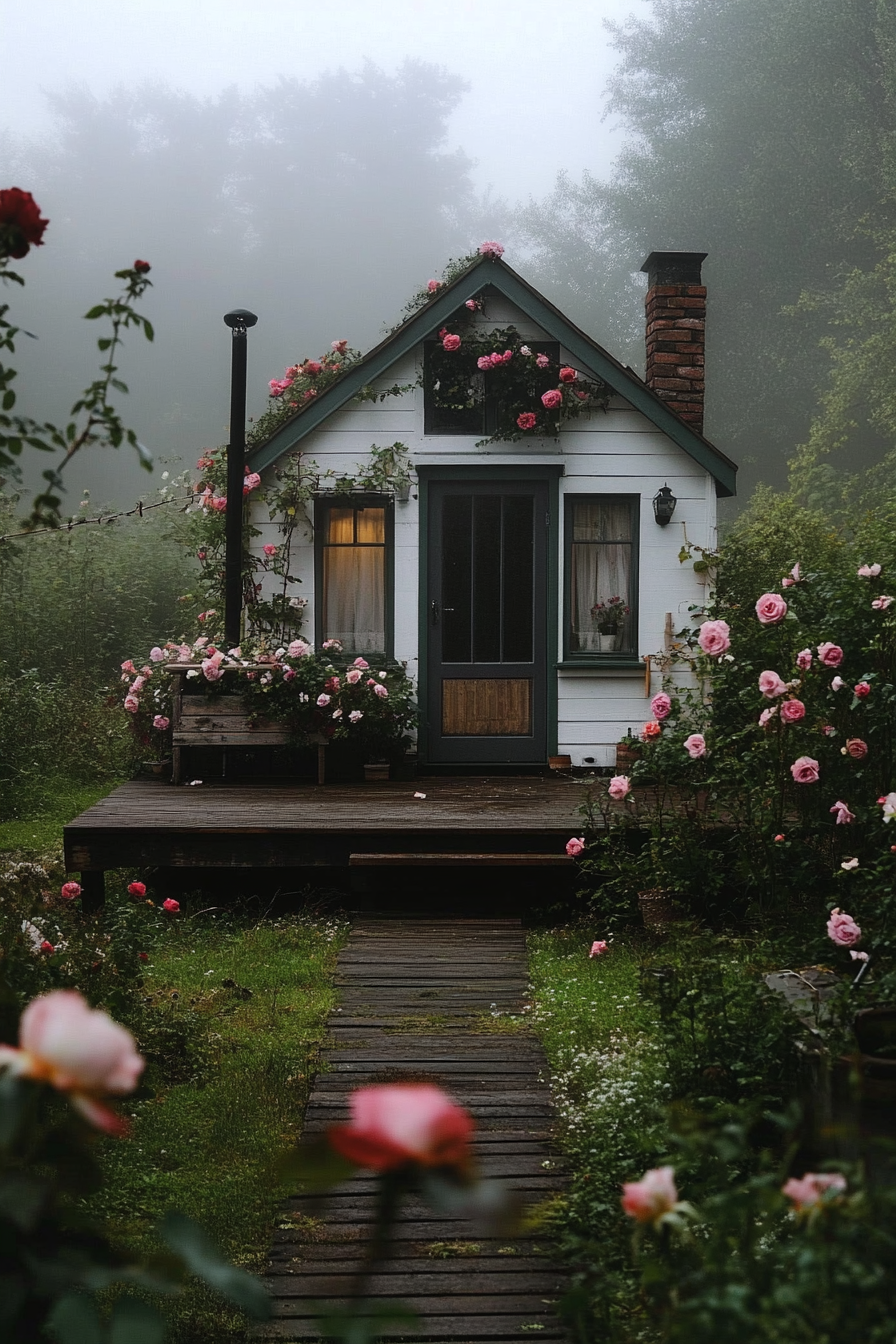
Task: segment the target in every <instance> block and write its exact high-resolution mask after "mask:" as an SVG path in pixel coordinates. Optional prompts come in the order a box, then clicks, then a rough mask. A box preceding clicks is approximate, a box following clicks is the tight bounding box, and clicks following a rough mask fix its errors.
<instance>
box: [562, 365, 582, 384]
mask: <svg viewBox="0 0 896 1344" xmlns="http://www.w3.org/2000/svg"><path fill="white" fill-rule="evenodd" d="M578 376H579V375H578V374H577V373H576V371H575V369H570V368H566V369H561V370H560V381H561V383H574V382H575V380H576V379H577V378H578Z"/></svg>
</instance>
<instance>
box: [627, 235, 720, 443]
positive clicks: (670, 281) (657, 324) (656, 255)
mask: <svg viewBox="0 0 896 1344" xmlns="http://www.w3.org/2000/svg"><path fill="white" fill-rule="evenodd" d="M706 255H707V254H706V253H705V252H651V254H650V256H649V257H648V258H647V260H646V261H645V263H644V265H643V266H642V267H641V270H642V271H646V272H647V298H646V300H645V307H646V316H647V331H646V335H647V371H646V374H645V382H646V383H647V386H648V387H649V388H650V389H651V391H653V392H655V393H656V395H657V396H658V397H661V398H662V400H663V401H665V402H666V404H667V405H668V407H669V409H670V410H673V411H676V412H677V413H678V415H680V416H681V418H682V420H686V421H687V423H688V424H689V425H692V426H693V428H694V429H696V431H697V433H698V434H702V433H703V395H704V391H705V388H706V383H705V381H704V368H703V366H704V356H705V350H706V286H705V285H704V284H702V283H701V280H700V266H701V263H702V262H703V261H704V259H705V258H706Z"/></svg>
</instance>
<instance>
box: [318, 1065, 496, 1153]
mask: <svg viewBox="0 0 896 1344" xmlns="http://www.w3.org/2000/svg"><path fill="white" fill-rule="evenodd" d="M349 1106H350V1108H351V1117H352V1118H351V1121H350V1123H349V1124H347V1125H332V1126H331V1127H330V1129H329V1130H328V1131H327V1139H328V1141H329V1144H330V1147H331V1148H334V1149H335V1150H336V1152H337V1153H339V1154H340V1155H341V1156H342V1157H345V1158H347V1159H348V1160H349V1161H350V1162H356V1163H357V1164H358V1166H361V1167H369V1168H370V1169H371V1170H373V1171H394V1170H395V1169H396V1168H397V1167H403V1166H407V1165H408V1164H409V1163H416V1164H418V1165H420V1166H424V1167H447V1166H454V1167H457V1166H464V1165H466V1163H467V1161H468V1159H469V1145H470V1135H471V1134H472V1132H473V1120H472V1117H471V1116H470V1115H469V1114H468V1113H467V1112H466V1111H465V1110H463V1108H462V1107H460V1106H456V1105H455V1104H454V1102H453V1101H451V1099H450V1097H448V1096H447V1095H446V1094H445V1093H444V1092H443V1091H442V1089H441V1088H439V1087H434V1086H433V1085H432V1084H431V1083H384V1084H380V1085H378V1086H377V1085H375V1086H371V1087H359V1088H357V1089H356V1091H354V1092H353V1093H352V1094H351V1096H350V1098H349Z"/></svg>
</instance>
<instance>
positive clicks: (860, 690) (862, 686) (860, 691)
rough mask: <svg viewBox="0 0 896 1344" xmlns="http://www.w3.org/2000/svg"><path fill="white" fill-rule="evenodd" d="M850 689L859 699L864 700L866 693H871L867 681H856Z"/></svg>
mask: <svg viewBox="0 0 896 1344" xmlns="http://www.w3.org/2000/svg"><path fill="white" fill-rule="evenodd" d="M852 689H853V692H854V694H855V695H856V696H857V697H858V699H859V700H864V699H865V696H866V695H870V694H871V687H870V686H869V684H868V682H867V681H860V682H858V683H857V684H856V685H855V686H853V688H852Z"/></svg>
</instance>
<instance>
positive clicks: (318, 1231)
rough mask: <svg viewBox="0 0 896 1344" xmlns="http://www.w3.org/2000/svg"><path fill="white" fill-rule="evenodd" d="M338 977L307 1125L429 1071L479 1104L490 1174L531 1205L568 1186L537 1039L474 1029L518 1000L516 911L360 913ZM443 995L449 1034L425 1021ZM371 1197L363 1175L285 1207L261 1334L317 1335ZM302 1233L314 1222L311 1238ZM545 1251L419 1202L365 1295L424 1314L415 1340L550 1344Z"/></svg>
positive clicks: (319, 1125)
mask: <svg viewBox="0 0 896 1344" xmlns="http://www.w3.org/2000/svg"><path fill="white" fill-rule="evenodd" d="M446 949H447V950H446ZM338 979H339V982H340V1005H339V1007H338V1008H337V1009H336V1010H335V1011H334V1013H333V1014H332V1015H331V1018H330V1024H329V1030H328V1034H327V1039H326V1041H325V1043H324V1048H323V1052H322V1069H321V1072H320V1073H319V1074H318V1077H317V1079H316V1082H315V1086H314V1089H313V1092H312V1096H311V1099H310V1101H309V1104H308V1109H307V1114H306V1123H305V1132H306V1134H309V1135H310V1134H315V1133H320V1132H321V1131H322V1130H325V1129H326V1127H327V1126H328V1125H330V1124H333V1123H338V1122H342V1121H344V1120H345V1119H346V1118H347V1115H348V1097H349V1094H350V1092H351V1091H352V1090H353V1089H354V1088H355V1087H356V1086H358V1084H359V1083H361V1082H364V1081H371V1080H382V1079H383V1078H386V1077H401V1076H412V1077H429V1078H433V1079H436V1080H438V1081H439V1082H440V1083H441V1085H442V1086H444V1087H445V1088H446V1089H447V1090H448V1091H449V1092H450V1094H451V1095H452V1096H453V1097H454V1098H455V1099H456V1100H457V1101H459V1102H460V1103H461V1104H463V1105H465V1106H466V1107H467V1108H468V1109H469V1110H470V1111H471V1113H472V1114H473V1117H474V1119H475V1121H476V1123H477V1129H476V1131H475V1134H474V1139H473V1144H472V1147H473V1154H474V1158H475V1161H476V1163H477V1165H478V1167H479V1169H480V1170H481V1172H482V1174H483V1175H484V1176H486V1177H487V1178H488V1179H490V1180H492V1181H494V1182H495V1183H496V1184H497V1185H498V1186H503V1187H504V1188H506V1189H508V1190H511V1189H512V1190H514V1191H516V1192H519V1193H520V1194H521V1195H522V1196H523V1198H525V1199H526V1201H527V1202H538V1201H539V1200H541V1199H544V1198H545V1197H548V1196H550V1195H552V1194H554V1193H555V1192H557V1191H558V1190H559V1189H561V1188H562V1185H563V1181H564V1172H563V1168H562V1164H561V1163H560V1162H559V1161H558V1159H557V1157H556V1154H555V1153H554V1151H553V1149H552V1147H551V1143H550V1133H551V1125H552V1120H553V1112H552V1107H551V1102H550V1093H549V1090H548V1087H547V1085H546V1083H545V1081H544V1078H545V1076H546V1064H545V1059H544V1055H543V1053H542V1051H541V1047H540V1044H539V1043H538V1041H537V1040H536V1038H535V1037H534V1036H532V1035H531V1034H529V1032H528V1031H526V1030H525V1028H522V1027H521V1028H519V1029H515V1030H513V1031H511V1032H501V1033H493V1032H482V1033H479V1032H477V1031H475V1030H471V1029H469V1024H470V1023H471V1022H473V1021H474V1020H475V1019H474V1017H473V1016H471V1015H475V1014H483V1013H485V1012H487V1011H488V1010H489V1007H490V1005H492V1004H494V1003H500V1004H501V1011H508V1012H513V1013H516V1014H519V1012H520V1010H521V1009H522V1007H523V1005H524V1003H525V995H526V992H527V988H528V976H527V973H526V961H525V942H524V935H523V931H522V929H521V927H520V923H519V921H518V920H503V921H502V920H469V921H464V922H461V921H459V920H457V921H455V920H451V921H438V920H434V919H432V918H429V919H427V920H421V921H409V920H396V921H385V920H383V921H374V920H364V921H362V922H359V924H358V925H357V926H356V927H355V928H354V929H353V932H352V936H351V938H350V941H349V943H348V946H347V947H346V949H345V950H344V952H343V954H342V956H341V957H340V962H339V974H338ZM446 1004H447V1005H448V1009H447V1011H448V1012H449V1014H452V1013H453V1014H454V1018H453V1020H456V1022H457V1029H456V1030H449V1029H446V1027H445V1025H444V1024H443V1023H441V1022H436V1023H432V1022H431V1021H430V1018H429V1017H428V1016H427V1014H431V1013H432V1012H433V1010H434V1009H437V1010H438V1011H439V1012H444V1011H445V1010H446V1009H445V1005H446ZM364 1005H368V1008H367V1010H366V1011H365V1008H364ZM340 1010H341V1011H340ZM415 1015H416V1016H415ZM418 1022H420V1023H422V1024H424V1025H425V1026H426V1028H427V1029H426V1030H421V1029H420V1028H419V1027H418V1026H417V1025H416V1024H417V1023H418ZM375 1205H376V1178H375V1177H374V1176H373V1175H372V1173H360V1174H358V1175H357V1176H356V1177H355V1178H354V1179H353V1180H351V1181H350V1182H347V1183H346V1184H345V1185H343V1186H340V1187H339V1188H338V1189H337V1190H336V1191H334V1192H332V1194H331V1196H330V1197H329V1199H328V1200H327V1201H326V1204H325V1205H323V1206H322V1205H321V1203H320V1201H319V1200H314V1199H311V1198H309V1197H308V1196H306V1195H303V1194H296V1195H295V1196H293V1197H292V1198H290V1199H288V1200H287V1201H286V1203H285V1205H284V1208H283V1211H282V1216H281V1218H280V1220H279V1226H278V1229H277V1232H276V1234H275V1239H274V1245H273V1248H272V1251H271V1258H270V1268H269V1272H268V1276H267V1280H266V1281H267V1286H268V1288H269V1291H270V1292H271V1295H272V1297H273V1299H274V1313H275V1314H274V1319H273V1320H272V1321H270V1322H268V1323H267V1324H266V1325H265V1326H262V1327H259V1328H258V1329H257V1330H256V1331H255V1332H254V1334H255V1335H257V1336H258V1337H260V1338H267V1339H283V1340H287V1339H295V1340H299V1339H313V1338H315V1337H316V1330H315V1327H314V1311H315V1306H314V1304H315V1302H316V1301H319V1300H321V1299H323V1300H327V1301H334V1300H340V1299H341V1298H342V1297H344V1296H346V1295H347V1294H348V1292H349V1290H350V1287H351V1284H350V1279H349V1275H350V1273H351V1271H352V1269H353V1268H354V1267H355V1266H356V1265H357V1264H358V1263H359V1260H360V1257H361V1255H362V1247H363V1238H364V1235H365V1232H366V1231H367V1230H369V1228H370V1226H371V1223H372V1220H373V1217H374V1210H375ZM309 1218H313V1219H315V1220H317V1221H315V1222H314V1223H313V1224H312V1223H309V1221H308V1220H309ZM293 1228H295V1231H293V1230H292V1229H293ZM303 1228H313V1235H312V1239H311V1240H309V1241H308V1242H307V1243H306V1242H304V1241H303V1239H302V1238H303V1231H302V1229H303ZM446 1244H447V1245H448V1246H449V1248H450V1246H451V1245H457V1246H459V1248H460V1249H461V1250H462V1251H463V1252H470V1251H472V1252H473V1253H472V1254H468V1253H464V1254H462V1255H458V1256H456V1257H449V1258H446V1259H439V1258H437V1257H436V1256H435V1254H434V1253H435V1252H436V1251H437V1250H438V1248H439V1246H440V1245H441V1246H445V1245H446ZM541 1250H542V1248H541V1247H539V1246H538V1245H537V1243H535V1242H534V1241H533V1239H532V1238H531V1236H530V1237H526V1238H519V1239H517V1240H516V1241H512V1242H510V1243H509V1244H508V1242H507V1241H506V1240H501V1239H500V1238H498V1237H496V1236H495V1235H494V1233H493V1232H489V1231H487V1230H483V1229H482V1228H481V1227H479V1226H477V1224H476V1223H474V1222H471V1221H470V1220H469V1218H467V1217H458V1216H448V1215H437V1214H435V1213H433V1212H432V1211H431V1210H430V1209H428V1208H427V1207H426V1206H425V1205H424V1204H423V1203H422V1201H421V1200H419V1199H418V1198H416V1197H412V1198H411V1199H409V1200H407V1201H405V1203H404V1205H403V1207H402V1210H401V1214H400V1216H399V1219H398V1221H397V1223H396V1226H395V1228H394V1236H393V1244H392V1249H391V1252H390V1254H389V1258H388V1260H387V1261H386V1262H384V1263H383V1264H382V1265H381V1266H379V1267H378V1270H377V1273H376V1274H375V1275H374V1277H373V1279H372V1282H371V1288H370V1293H369V1295H370V1296H371V1297H373V1298H381V1299H390V1298H391V1299H400V1300H402V1301H404V1302H406V1303H407V1304H408V1305H409V1306H410V1307H412V1308H413V1309H414V1310H415V1311H417V1312H418V1314H419V1317H420V1325H419V1328H417V1329H414V1330H412V1331H411V1333H410V1336H409V1337H410V1338H413V1339H414V1340H415V1341H420V1342H421V1344H423V1341H438V1340H444V1341H446V1344H448V1342H449V1341H457V1344H479V1341H482V1344H486V1342H488V1344H491V1341H494V1342H495V1344H497V1342H498V1341H500V1340H510V1339H516V1340H518V1339H519V1338H520V1337H521V1335H522V1334H523V1333H524V1327H531V1328H533V1329H534V1328H536V1327H537V1328H538V1333H539V1335H541V1336H542V1337H543V1338H545V1339H549V1340H555V1339H562V1338H563V1337H564V1332H563V1329H562V1328H561V1326H560V1324H559V1323H558V1320H557V1317H556V1315H555V1313H554V1310H553V1304H554V1303H555V1301H556V1299H557V1298H558V1297H560V1296H561V1295H562V1293H563V1291H564V1289H565V1277H564V1274H563V1273H562V1271H560V1270H559V1269H558V1268H557V1267H556V1266H554V1265H552V1264H551V1262H550V1260H549V1259H548V1258H547V1257H545V1256H544V1255H543V1254H540V1252H541ZM402 1333H403V1334H405V1335H407V1330H406V1329H405V1330H403V1331H402ZM387 1338H388V1336H387Z"/></svg>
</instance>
